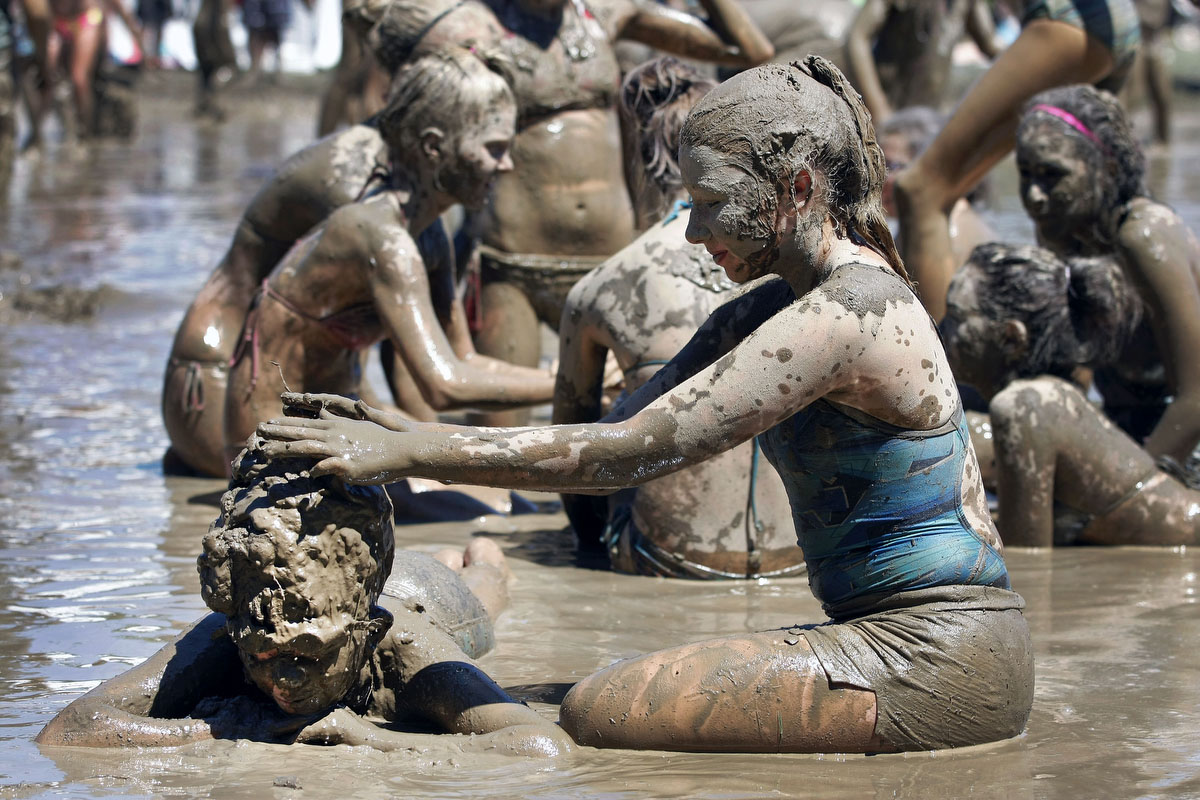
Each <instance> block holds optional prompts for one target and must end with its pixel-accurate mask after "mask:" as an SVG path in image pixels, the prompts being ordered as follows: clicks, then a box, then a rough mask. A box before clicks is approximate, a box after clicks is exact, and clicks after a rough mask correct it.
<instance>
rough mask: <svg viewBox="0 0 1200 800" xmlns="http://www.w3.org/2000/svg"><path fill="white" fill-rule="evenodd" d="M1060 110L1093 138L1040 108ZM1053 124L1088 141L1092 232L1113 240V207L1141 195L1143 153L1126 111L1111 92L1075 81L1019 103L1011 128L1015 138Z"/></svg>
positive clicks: (1144, 168) (1143, 192)
mask: <svg viewBox="0 0 1200 800" xmlns="http://www.w3.org/2000/svg"><path fill="white" fill-rule="evenodd" d="M1047 107H1048V108H1051V109H1061V110H1062V111H1064V112H1066V113H1067V114H1070V115H1071V116H1072V117H1074V118H1075V119H1076V120H1077V121H1078V122H1080V123H1082V125H1083V126H1084V127H1085V128H1086V129H1087V130H1088V131H1090V133H1091V134H1092V136H1094V137H1095V139H1094V140H1093V139H1091V138H1089V137H1088V136H1087V135H1086V134H1085V133H1083V132H1082V131H1079V130H1077V129H1076V128H1074V127H1073V126H1072V125H1071V124H1070V123H1068V122H1066V121H1064V120H1063V119H1062V118H1061V117H1056V116H1055V115H1054V114H1053V113H1051V112H1049V111H1047V110H1046V108H1047ZM1044 124H1050V125H1057V126H1058V127H1059V128H1061V131H1062V135H1064V136H1075V137H1077V138H1079V139H1080V140H1081V141H1084V142H1086V143H1087V144H1088V147H1087V148H1085V151H1087V152H1090V153H1091V154H1092V155H1091V158H1090V164H1091V166H1092V168H1093V169H1092V176H1093V179H1094V181H1095V186H1096V190H1097V192H1099V195H1100V196H1099V198H1098V200H1099V203H1098V206H1097V208H1098V210H1099V213H1098V214H1097V217H1096V220H1097V234H1098V236H1099V239H1100V241H1103V242H1109V243H1111V242H1112V241H1114V237H1115V230H1114V229H1113V226H1114V224H1115V223H1116V222H1117V220H1118V218H1119V215H1117V214H1116V213H1114V212H1116V211H1117V210H1118V209H1120V208H1123V207H1124V206H1125V205H1126V204H1127V203H1129V201H1130V200H1132V199H1133V198H1135V197H1137V196H1139V195H1144V194H1145V193H1146V189H1145V175H1146V156H1145V154H1143V153H1142V148H1141V145H1139V144H1138V141H1137V138H1136V137H1135V136H1134V133H1133V126H1132V125H1131V124H1130V121H1129V116H1128V115H1127V114H1126V113H1125V109H1124V108H1123V107H1122V106H1121V102H1120V101H1119V100H1117V98H1116V96H1114V95H1113V94H1111V93H1110V92H1106V91H1104V90H1103V89H1097V88H1096V87H1094V86H1090V85H1087V84H1080V85H1078V86H1064V87H1061V88H1058V89H1050V90H1048V91H1045V92H1042V93H1040V94H1037V95H1034V97H1033V99H1032V100H1030V101H1029V103H1028V104H1027V105H1026V106H1025V111H1024V113H1023V114H1022V115H1021V122H1020V124H1019V125H1018V127H1017V139H1018V141H1020V140H1021V139H1024V138H1025V137H1026V136H1031V135H1033V131H1034V128H1035V126H1036V127H1039V128H1040V126H1042V125H1044Z"/></svg>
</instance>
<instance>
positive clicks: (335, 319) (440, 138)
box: [225, 49, 554, 516]
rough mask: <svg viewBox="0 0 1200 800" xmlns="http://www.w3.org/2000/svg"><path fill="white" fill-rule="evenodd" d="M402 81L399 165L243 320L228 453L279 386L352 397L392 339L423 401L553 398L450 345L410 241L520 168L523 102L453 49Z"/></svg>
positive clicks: (490, 495)
mask: <svg viewBox="0 0 1200 800" xmlns="http://www.w3.org/2000/svg"><path fill="white" fill-rule="evenodd" d="M395 87H396V89H395V91H396V96H395V97H393V98H392V101H391V103H390V104H389V108H388V110H387V111H386V112H384V113H383V115H382V116H381V119H380V123H379V124H380V130H381V132H382V134H383V136H384V139H385V140H386V141H387V142H388V143H389V152H390V154H391V157H392V161H391V168H390V173H389V176H388V178H387V180H386V181H385V182H384V184H383V185H382V186H381V187H380V188H379V190H378V191H376V192H374V193H372V194H370V195H368V196H367V197H366V198H365V199H363V200H362V201H360V202H357V203H352V204H350V205H346V206H343V207H341V208H339V209H338V210H336V211H334V212H333V213H332V214H331V215H330V216H329V218H328V219H327V220H326V221H325V222H324V223H323V224H322V225H321V226H320V227H319V228H318V229H317V230H316V231H314V232H313V233H312V234H310V235H309V236H308V237H307V238H305V239H303V240H301V241H300V242H299V243H297V245H296V246H295V247H294V248H292V250H291V252H289V254H288V255H287V256H286V257H285V258H284V259H283V261H281V262H280V263H279V265H278V266H276V267H275V269H274V270H273V271H272V272H271V274H270V275H269V276H268V277H267V278H266V280H264V281H263V284H262V288H261V289H260V290H259V293H258V295H257V297H256V300H255V304H254V306H253V308H252V309H251V311H250V314H249V315H248V316H247V318H246V324H245V328H244V330H243V333H242V341H241V345H240V346H239V349H238V350H237V351H236V353H235V355H234V358H233V360H232V361H231V364H232V366H231V367H230V372H229V388H228V390H227V391H226V394H225V447H226V449H227V451H228V452H229V453H230V454H231V455H232V454H234V453H236V452H237V450H239V449H240V448H241V447H242V444H243V443H244V442H245V440H246V437H247V436H249V435H250V434H251V433H252V432H253V431H254V426H255V425H257V424H258V423H259V422H261V421H263V420H265V419H267V418H269V417H270V416H271V415H273V414H276V413H278V410H279V394H280V392H282V391H284V390H285V389H288V388H290V387H296V388H298V389H300V390H301V391H331V392H337V393H341V394H357V393H358V392H359V390H360V386H361V383H362V381H361V374H360V373H361V364H360V353H361V351H363V350H364V349H365V348H367V347H368V346H369V345H371V344H374V343H375V342H378V341H379V340H381V339H383V338H385V337H386V338H388V339H389V340H390V341H391V343H392V346H393V347H394V348H395V351H396V353H397V355H398V356H399V358H400V360H401V361H402V362H403V364H404V365H405V367H406V368H407V374H408V376H409V377H410V379H411V380H412V382H413V383H414V384H415V386H416V387H417V389H418V391H419V395H420V397H421V398H422V400H423V403H424V404H425V405H424V407H432V408H433V409H436V410H438V411H442V410H447V409H455V408H462V407H465V406H469V407H485V408H486V407H499V408H511V407H513V406H522V405H532V404H535V403H544V402H547V401H549V400H550V399H551V398H552V397H553V394H554V378H553V376H552V375H550V374H548V373H547V372H545V371H542V370H536V369H530V368H527V367H519V366H515V365H512V364H507V363H504V362H500V361H495V360H493V359H489V358H487V357H485V356H480V355H477V354H475V353H474V352H473V351H470V350H467V351H465V352H462V351H458V350H456V348H455V346H454V345H453V344H452V343H451V341H450V340H449V338H448V337H447V335H446V332H445V331H444V330H443V328H442V323H441V321H440V320H439V315H438V313H437V310H436V309H435V300H434V297H435V295H434V290H433V289H432V288H431V285H430V284H431V281H430V277H429V274H428V270H427V268H426V266H425V262H424V261H423V260H422V258H421V257H420V255H419V254H418V253H417V252H416V245H415V242H414V235H415V234H417V233H419V232H420V231H422V230H424V229H425V228H426V227H427V226H429V225H431V224H433V223H434V222H435V221H436V220H437V218H438V216H439V215H440V214H441V213H442V212H444V211H446V209H448V208H449V207H450V206H451V205H453V204H454V203H462V204H463V205H464V206H466V207H468V208H475V207H478V205H479V204H480V203H482V202H483V201H484V199H485V197H486V195H487V191H488V187H489V185H490V183H491V181H492V180H493V178H494V177H495V176H496V175H498V174H502V173H504V172H506V171H508V170H511V169H512V160H511V159H510V157H509V154H508V148H509V144H510V142H511V141H512V135H513V129H514V124H515V119H516V106H515V104H514V102H513V99H512V93H511V92H510V90H509V88H508V85H507V84H506V83H505V81H504V79H503V78H502V77H501V76H500V75H499V74H498V73H496V72H493V71H491V70H490V69H489V68H488V67H487V66H485V64H484V62H483V61H482V60H480V59H479V58H478V57H477V56H476V55H475V54H473V53H470V52H468V51H467V50H462V49H459V50H457V51H450V50H447V51H443V52H441V53H437V54H431V55H428V56H424V57H422V58H419V59H417V60H416V61H413V62H411V63H409V64H407V65H405V66H404V67H403V68H402V69H401V70H400V72H399V73H397V75H396V82H395ZM301 387H302V388H301ZM416 410H417V411H418V412H419V411H420V410H421V409H420V408H418V409H416ZM409 488H411V489H412V490H413V492H414V493H415V494H421V493H423V492H424V491H426V490H435V491H436V490H442V489H444V487H442V486H440V485H438V484H431V485H424V486H419V487H418V486H411V487H409ZM455 491H456V492H459V493H464V492H468V491H469V490H468V489H466V488H465V487H459V488H458V489H456V490H455ZM478 495H479V496H478V497H477V499H479V500H480V501H481V502H482V503H483V504H484V506H485V507H486V508H481V509H480V510H479V511H476V512H474V513H470V514H468V516H476V515H477V514H478V513H486V510H489V509H490V510H498V511H502V512H507V511H509V510H510V509H511V505H510V504H511V503H512V502H514V501H513V499H512V498H511V497H510V496H509V493H508V492H501V493H499V494H497V493H496V492H494V491H491V490H487V491H485V490H479V492H478ZM431 502H435V501H432V500H431ZM399 512H400V514H401V516H409V510H408V509H399Z"/></svg>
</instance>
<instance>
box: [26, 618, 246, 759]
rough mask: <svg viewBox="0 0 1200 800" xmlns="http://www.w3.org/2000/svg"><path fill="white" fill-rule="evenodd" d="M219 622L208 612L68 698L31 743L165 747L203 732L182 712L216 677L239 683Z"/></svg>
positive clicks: (210, 689) (205, 729) (205, 728)
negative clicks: (136, 662)
mask: <svg viewBox="0 0 1200 800" xmlns="http://www.w3.org/2000/svg"><path fill="white" fill-rule="evenodd" d="M224 621H225V618H224V617H223V616H221V615H219V614H210V615H209V616H207V617H205V618H204V619H202V620H201V621H200V622H198V623H197V624H196V625H195V626H193V627H192V628H191V629H190V630H188V631H186V632H185V633H183V634H182V635H180V637H179V638H178V639H176V640H175V641H174V642H172V643H170V644H168V645H167V646H166V647H164V648H162V649H161V650H159V651H158V652H157V653H155V654H154V655H153V656H151V657H150V658H148V659H147V660H146V661H144V662H142V663H141V664H139V665H138V666H136V667H133V668H132V669H130V670H128V671H126V672H124V673H122V674H120V675H118V676H117V677H115V678H112V679H110V680H107V681H105V682H104V683H102V684H100V685H99V686H97V687H96V688H95V689H92V690H91V691H90V692H88V693H87V694H85V695H83V696H82V697H80V698H78V699H76V700H74V701H73V702H72V703H71V704H70V705H69V706H67V707H66V708H65V709H63V710H62V711H61V712H59V713H58V715H57V716H55V717H54V719H52V720H51V721H50V722H49V724H47V725H46V727H45V728H43V729H42V731H41V733H39V734H38V736H37V739H36V741H37V743H38V744H43V745H70V746H73V747H166V746H170V745H178V744H184V743H186V742H191V741H197V740H201V739H211V738H212V736H213V733H212V730H211V728H210V727H209V725H208V723H206V722H204V721H203V720H199V719H190V718H187V716H188V714H189V713H190V712H191V710H192V709H193V708H194V707H195V705H196V703H198V702H199V701H200V700H201V699H203V698H204V697H206V696H209V695H213V694H217V693H219V691H220V688H221V684H222V683H228V682H229V679H232V680H233V681H234V682H236V683H240V670H241V668H240V665H239V664H238V662H237V656H236V655H233V654H232V645H229V644H228V640H227V639H223V637H222V636H221V633H222V626H223V625H224ZM230 656H232V658H233V662H232V664H229V663H228V658H229V657H230ZM230 668H232V669H233V670H235V672H234V674H232V675H229V669H230ZM223 679H224V680H223Z"/></svg>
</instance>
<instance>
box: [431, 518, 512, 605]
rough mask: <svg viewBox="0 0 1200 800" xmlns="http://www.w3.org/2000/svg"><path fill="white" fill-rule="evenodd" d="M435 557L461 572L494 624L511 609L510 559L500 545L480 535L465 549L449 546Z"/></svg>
mask: <svg viewBox="0 0 1200 800" xmlns="http://www.w3.org/2000/svg"><path fill="white" fill-rule="evenodd" d="M433 557H434V558H436V559H437V560H438V561H440V562H442V563H443V564H445V565H446V566H447V567H449V568H450V569H452V570H454V571H455V572H457V573H458V576H459V577H460V578H462V581H463V583H465V584H466V585H467V588H468V589H470V590H471V594H473V595H475V597H477V598H478V599H479V602H480V603H482V604H483V607H484V610H486V611H487V615H488V618H489V619H491V620H492V622H495V621H496V618H497V617H499V616H500V614H501V612H503V611H504V609H506V608H508V576H509V571H508V560H507V559H506V558H505V557H504V552H503V551H502V550H501V549H500V545H498V544H496V543H495V542H493V541H492V540H491V539H486V538H484V537H482V536H477V537H475V538H474V539H472V540H471V542H470V544H468V545H467V546H466V549H464V550H454V549H453V548H449V547H448V548H446V549H444V550H439V551H438V552H437V553H434V556H433Z"/></svg>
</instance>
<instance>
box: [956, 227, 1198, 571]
mask: <svg viewBox="0 0 1200 800" xmlns="http://www.w3.org/2000/svg"><path fill="white" fill-rule="evenodd" d="M946 302H947V309H946V318H945V319H944V320H943V322H942V331H943V334H944V336H945V340H946V350H947V353H948V354H949V356H950V364H951V366H952V367H953V368H954V372H955V374H956V375H958V376H959V378H960V379H962V380H964V381H967V382H968V383H970V384H971V385H973V386H975V387H976V388H977V389H979V391H980V392H981V393H982V394H983V395H984V396H985V397H986V398H987V399H988V400H990V401H991V405H990V411H991V417H992V426H993V429H994V431H995V445H996V462H997V466H998V468H999V494H1000V518H999V527H1000V532H1001V534H1002V535H1003V537H1004V541H1005V542H1006V543H1007V544H1009V545H1032V546H1039V547H1047V546H1049V545H1051V544H1053V543H1059V544H1062V543H1067V542H1066V541H1065V539H1066V538H1068V537H1077V540H1078V541H1079V542H1082V543H1087V544H1146V545H1150V544H1164V545H1181V544H1183V545H1187V544H1196V543H1197V542H1200V514H1198V513H1197V509H1200V492H1197V491H1193V490H1190V489H1188V488H1187V487H1185V486H1184V485H1183V484H1182V483H1180V482H1179V481H1178V480H1176V479H1175V478H1173V477H1171V476H1169V475H1168V474H1167V473H1166V472H1164V471H1163V470H1161V469H1160V468H1159V467H1158V466H1157V465H1156V463H1155V460H1154V457H1153V456H1152V455H1151V454H1149V453H1147V452H1146V451H1145V450H1143V449H1142V448H1141V447H1140V446H1139V445H1138V444H1137V442H1135V441H1133V440H1132V439H1130V438H1129V436H1127V435H1126V434H1124V433H1122V432H1121V431H1120V430H1118V429H1117V427H1116V426H1115V425H1113V424H1112V423H1111V422H1110V421H1109V420H1108V419H1106V418H1105V416H1104V414H1103V413H1101V411H1100V410H1099V409H1098V408H1096V407H1095V406H1094V405H1092V404H1091V403H1090V402H1088V399H1087V397H1086V396H1085V395H1084V393H1083V391H1081V390H1080V389H1079V387H1078V386H1076V385H1075V384H1074V383H1072V382H1071V381H1070V376H1071V372H1072V370H1074V369H1075V367H1076V366H1078V365H1080V364H1095V363H1097V362H1099V363H1103V362H1104V361H1105V360H1106V359H1109V358H1112V357H1113V355H1114V354H1116V353H1118V352H1120V350H1121V346H1122V344H1123V340H1124V339H1125V338H1126V337H1127V336H1128V335H1129V333H1130V332H1131V331H1132V329H1133V326H1134V324H1135V323H1136V321H1137V319H1138V311H1139V306H1140V303H1139V302H1138V299H1137V297H1136V294H1135V293H1134V290H1133V289H1132V287H1130V285H1129V283H1128V281H1126V280H1125V279H1124V277H1123V276H1122V275H1121V272H1120V267H1118V266H1117V265H1116V264H1114V263H1113V262H1112V261H1111V260H1109V259H1101V258H1073V259H1069V260H1068V261H1061V260H1059V259H1058V258H1057V257H1056V256H1055V255H1054V254H1053V253H1051V252H1050V251H1048V250H1045V249H1042V248H1040V247H1030V246H1006V245H1001V244H987V245H983V246H981V247H980V248H979V249H977V250H976V251H975V253H974V254H973V255H972V257H971V260H970V261H969V262H968V263H967V265H966V266H965V267H963V268H962V269H961V270H960V271H959V272H958V273H957V274H956V275H955V276H954V280H953V281H951V283H950V293H949V295H948V296H947V298H946ZM1056 504H1058V505H1062V506H1065V507H1067V508H1069V509H1071V510H1072V511H1074V512H1076V514H1081V515H1083V516H1084V524H1083V525H1082V526H1078V527H1079V530H1077V531H1072V530H1067V529H1065V528H1064V527H1063V526H1056V524H1055V507H1056ZM1074 527H1076V526H1072V528H1074Z"/></svg>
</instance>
